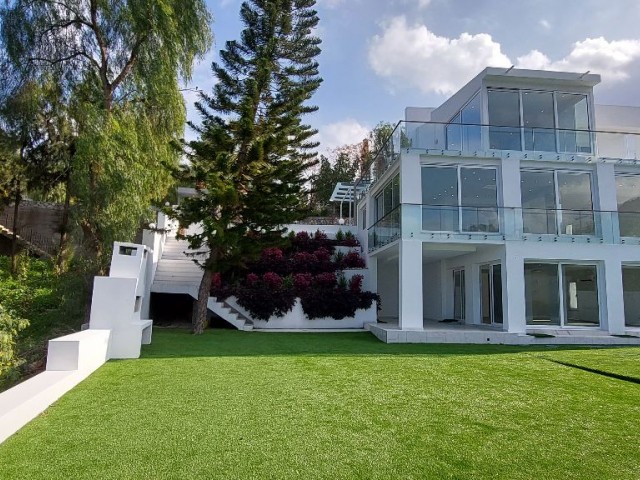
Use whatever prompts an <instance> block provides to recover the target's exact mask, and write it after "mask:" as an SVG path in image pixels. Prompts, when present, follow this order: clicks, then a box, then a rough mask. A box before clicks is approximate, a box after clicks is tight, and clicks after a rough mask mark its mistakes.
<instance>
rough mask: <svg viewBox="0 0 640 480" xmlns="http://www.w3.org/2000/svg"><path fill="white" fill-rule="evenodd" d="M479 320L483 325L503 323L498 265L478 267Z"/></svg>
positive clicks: (500, 269) (500, 273) (499, 268)
mask: <svg viewBox="0 0 640 480" xmlns="http://www.w3.org/2000/svg"><path fill="white" fill-rule="evenodd" d="M480 318H481V321H482V323H483V324H485V325H491V324H494V323H502V322H503V314H502V267H501V266H500V264H495V265H481V266H480Z"/></svg>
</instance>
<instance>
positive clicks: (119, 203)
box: [0, 0, 212, 260]
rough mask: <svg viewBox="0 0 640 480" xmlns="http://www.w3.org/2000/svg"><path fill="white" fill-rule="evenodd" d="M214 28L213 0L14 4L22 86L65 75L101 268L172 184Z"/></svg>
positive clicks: (78, 177) (12, 29) (8, 29)
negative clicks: (188, 97) (197, 63)
mask: <svg viewBox="0 0 640 480" xmlns="http://www.w3.org/2000/svg"><path fill="white" fill-rule="evenodd" d="M210 21H211V16H210V14H209V12H208V10H207V7H206V4H205V2H204V0H10V1H8V2H6V6H4V7H2V9H1V10H0V22H1V32H0V33H1V37H2V42H3V46H4V48H5V49H6V52H7V56H8V57H9V59H10V60H11V62H12V63H13V65H14V66H15V67H16V68H17V69H18V70H19V73H20V75H21V76H22V78H29V79H39V78H42V77H43V76H47V75H49V74H50V73H51V72H52V71H56V72H58V73H59V75H58V76H57V78H59V79H60V82H61V87H62V90H63V92H64V95H65V101H66V102H67V105H68V110H67V112H68V113H69V114H70V116H71V118H72V119H73V124H74V134H75V137H74V139H73V144H74V145H73V148H72V149H71V150H72V151H73V152H74V154H73V160H72V165H71V171H70V185H71V186H72V187H73V191H72V194H73V195H74V196H75V197H76V202H75V203H76V205H77V209H76V213H77V221H78V224H79V225H80V227H81V228H82V231H83V234H84V235H83V236H84V238H85V243H86V245H87V247H88V249H89V251H90V252H92V254H93V255H94V256H96V257H97V259H98V260H99V259H100V258H101V256H102V253H103V251H104V247H105V246H108V245H110V243H111V241H112V240H113V239H115V238H121V239H126V238H130V237H132V236H133V234H134V232H135V230H136V228H137V227H138V225H139V223H140V220H141V218H143V217H144V216H145V215H146V214H148V213H149V207H150V204H151V203H152V202H154V201H159V200H161V199H162V198H163V197H164V196H165V194H166V192H167V189H168V187H169V186H170V185H171V184H172V179H171V175H170V172H169V167H173V166H175V165H177V161H178V152H177V151H176V149H175V148H172V147H171V143H172V142H174V141H176V140H178V139H179V138H180V137H181V136H182V133H183V128H184V123H185V109H184V103H183V99H182V96H181V93H180V91H179V81H180V80H181V79H182V80H187V79H189V78H190V76H191V73H192V67H193V62H194V60H195V59H196V58H199V57H202V56H203V55H204V54H205V53H206V51H207V50H208V48H209V46H210V43H211V39H212V34H211V30H210Z"/></svg>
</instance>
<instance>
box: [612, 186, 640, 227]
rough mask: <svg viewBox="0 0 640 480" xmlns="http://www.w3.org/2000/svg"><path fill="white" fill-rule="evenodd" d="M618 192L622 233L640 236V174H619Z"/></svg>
mask: <svg viewBox="0 0 640 480" xmlns="http://www.w3.org/2000/svg"><path fill="white" fill-rule="evenodd" d="M616 194H617V197H618V222H619V225H620V235H621V236H623V237H640V175H638V176H617V177H616Z"/></svg>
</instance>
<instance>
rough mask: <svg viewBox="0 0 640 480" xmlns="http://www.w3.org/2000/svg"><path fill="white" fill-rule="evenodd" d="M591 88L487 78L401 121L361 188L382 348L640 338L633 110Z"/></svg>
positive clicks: (543, 78)
mask: <svg viewBox="0 0 640 480" xmlns="http://www.w3.org/2000/svg"><path fill="white" fill-rule="evenodd" d="M599 82H600V76H599V75H594V74H590V73H588V72H587V73H565V72H545V71H536V70H520V69H514V68H510V69H503V68H487V69H485V70H483V71H482V72H481V73H480V74H479V75H478V76H476V77H475V78H474V79H473V80H471V81H470V82H469V83H468V84H467V85H465V86H464V87H463V88H461V89H460V90H459V91H458V92H457V93H456V94H454V95H453V96H452V97H451V98H449V99H448V100H447V101H446V102H444V103H443V104H442V105H441V106H440V107H438V108H407V109H406V118H405V121H404V122H400V123H399V124H398V126H397V127H396V129H395V131H394V134H393V136H392V138H391V139H390V140H389V142H388V144H387V148H385V149H384V151H383V152H381V153H380V154H379V155H378V157H377V158H376V159H375V161H374V162H373V164H372V165H371V167H370V169H369V177H368V178H365V179H360V180H359V181H358V182H357V184H356V186H355V191H356V192H358V200H357V207H356V208H357V223H358V232H359V235H360V236H361V238H363V239H365V238H366V239H368V244H367V250H368V266H369V270H370V272H371V274H372V277H373V283H375V287H376V289H377V291H378V293H379V294H380V295H381V297H382V311H381V312H379V317H381V318H382V320H384V321H386V322H388V323H386V324H378V325H377V326H372V331H373V332H374V333H375V334H376V336H378V338H381V339H382V340H385V341H437V340H438V339H437V338H435V339H434V338H433V337H431V338H430V339H429V340H426V337H427V336H428V334H424V332H428V331H429V326H432V327H433V325H435V324H437V323H436V322H437V321H443V320H451V321H454V320H455V321H458V322H459V323H462V324H464V325H466V326H468V329H469V331H470V332H471V331H472V330H473V331H480V330H484V331H486V332H500V333H502V335H503V337H502V338H505V337H506V336H507V335H505V334H509V336H510V337H515V336H520V337H523V336H524V335H525V334H529V335H537V336H539V337H542V336H546V335H550V336H551V335H553V336H558V335H578V336H579V335H583V336H584V335H588V336H592V337H593V336H600V337H602V336H607V337H609V338H610V339H611V340H612V341H613V340H614V339H618V340H624V338H618V337H610V336H611V335H617V336H624V335H638V334H640V166H639V165H638V159H640V137H639V136H638V134H639V133H640V108H636V107H619V106H606V105H597V104H596V103H595V101H594V96H593V87H594V86H595V85H597V84H598V83H599ZM440 325H444V324H440ZM410 332H422V333H421V334H422V335H423V336H418V334H417V333H413V334H412V333H410ZM514 334H516V335H514ZM412 335H413V336H412ZM529 338H532V337H531V336H529ZM585 338H586V337H585ZM486 340H487V341H489V338H486ZM493 340H494V339H492V341H493ZM629 340H630V339H629ZM636 340H637V339H636ZM497 341H499V340H497ZM509 343H511V342H509Z"/></svg>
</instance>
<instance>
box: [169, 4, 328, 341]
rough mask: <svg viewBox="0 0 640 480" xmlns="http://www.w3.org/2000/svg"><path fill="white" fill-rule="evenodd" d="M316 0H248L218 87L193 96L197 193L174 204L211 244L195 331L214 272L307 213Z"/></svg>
mask: <svg viewBox="0 0 640 480" xmlns="http://www.w3.org/2000/svg"><path fill="white" fill-rule="evenodd" d="M314 5H315V0H250V1H245V2H243V3H242V6H241V9H240V18H241V20H242V23H243V25H244V29H243V30H242V33H241V35H240V39H239V40H233V41H229V42H227V43H226V45H225V48H224V49H223V50H222V51H221V52H220V62H219V63H218V62H214V63H213V65H212V70H213V76H214V77H215V79H216V81H217V83H216V85H215V86H214V88H213V92H212V93H211V94H204V93H203V94H202V95H201V96H200V101H199V102H198V103H197V104H196V107H197V109H198V110H199V112H200V114H201V115H202V125H201V126H198V127H195V126H194V128H195V129H196V131H197V132H198V133H199V139H198V140H197V141H194V142H192V143H191V144H190V145H189V158H190V167H189V168H188V170H187V174H188V175H189V176H190V178H191V179H192V181H193V182H194V183H195V185H196V189H197V195H196V196H195V197H193V198H190V199H186V200H184V201H183V202H182V204H181V205H180V206H179V210H178V211H177V216H178V218H179V220H180V223H181V224H182V225H189V224H192V223H201V224H202V227H203V228H202V232H201V233H198V234H193V235H188V236H187V239H188V240H189V242H190V244H191V246H192V248H198V249H200V248H203V247H205V248H207V249H208V255H207V259H206V261H204V262H203V264H202V267H203V268H204V275H203V278H202V282H201V284H200V288H199V292H198V301H197V304H196V305H197V307H196V308H195V309H194V317H193V331H194V333H201V332H202V331H203V329H204V327H205V325H206V313H207V300H208V298H209V291H210V288H211V279H212V274H213V272H223V273H224V272H226V271H228V270H230V269H232V268H233V267H235V266H238V265H242V264H243V263H244V262H245V261H246V260H247V259H249V258H251V257H252V256H253V255H255V254H256V253H257V252H258V251H259V250H260V249H261V246H263V245H265V244H268V243H271V242H275V241H277V239H279V238H281V233H282V231H283V228H282V226H283V225H284V224H286V223H290V222H292V221H293V220H295V219H298V218H300V217H302V216H304V215H305V214H306V209H305V207H304V202H303V197H304V195H303V191H304V183H305V182H306V180H307V171H308V168H309V167H311V166H312V165H314V164H315V162H316V160H315V151H314V149H315V148H316V147H317V143H316V142H314V141H313V140H312V139H311V137H312V136H313V135H314V134H315V133H316V131H315V130H314V129H313V128H311V127H310V126H309V125H307V124H305V123H304V122H303V121H302V119H303V117H304V115H306V114H309V113H312V112H314V111H316V110H317V107H315V106H313V105H309V104H308V101H309V100H310V99H311V97H312V95H313V93H314V92H315V91H316V89H317V88H318V87H319V85H320V83H321V81H322V79H321V78H320V77H319V73H318V63H317V61H316V57H317V56H318V54H319V53H320V47H319V45H320V39H319V38H317V37H316V36H315V35H314V29H315V28H316V26H317V24H318V16H317V13H316V11H315V10H314V9H313V7H314Z"/></svg>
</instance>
